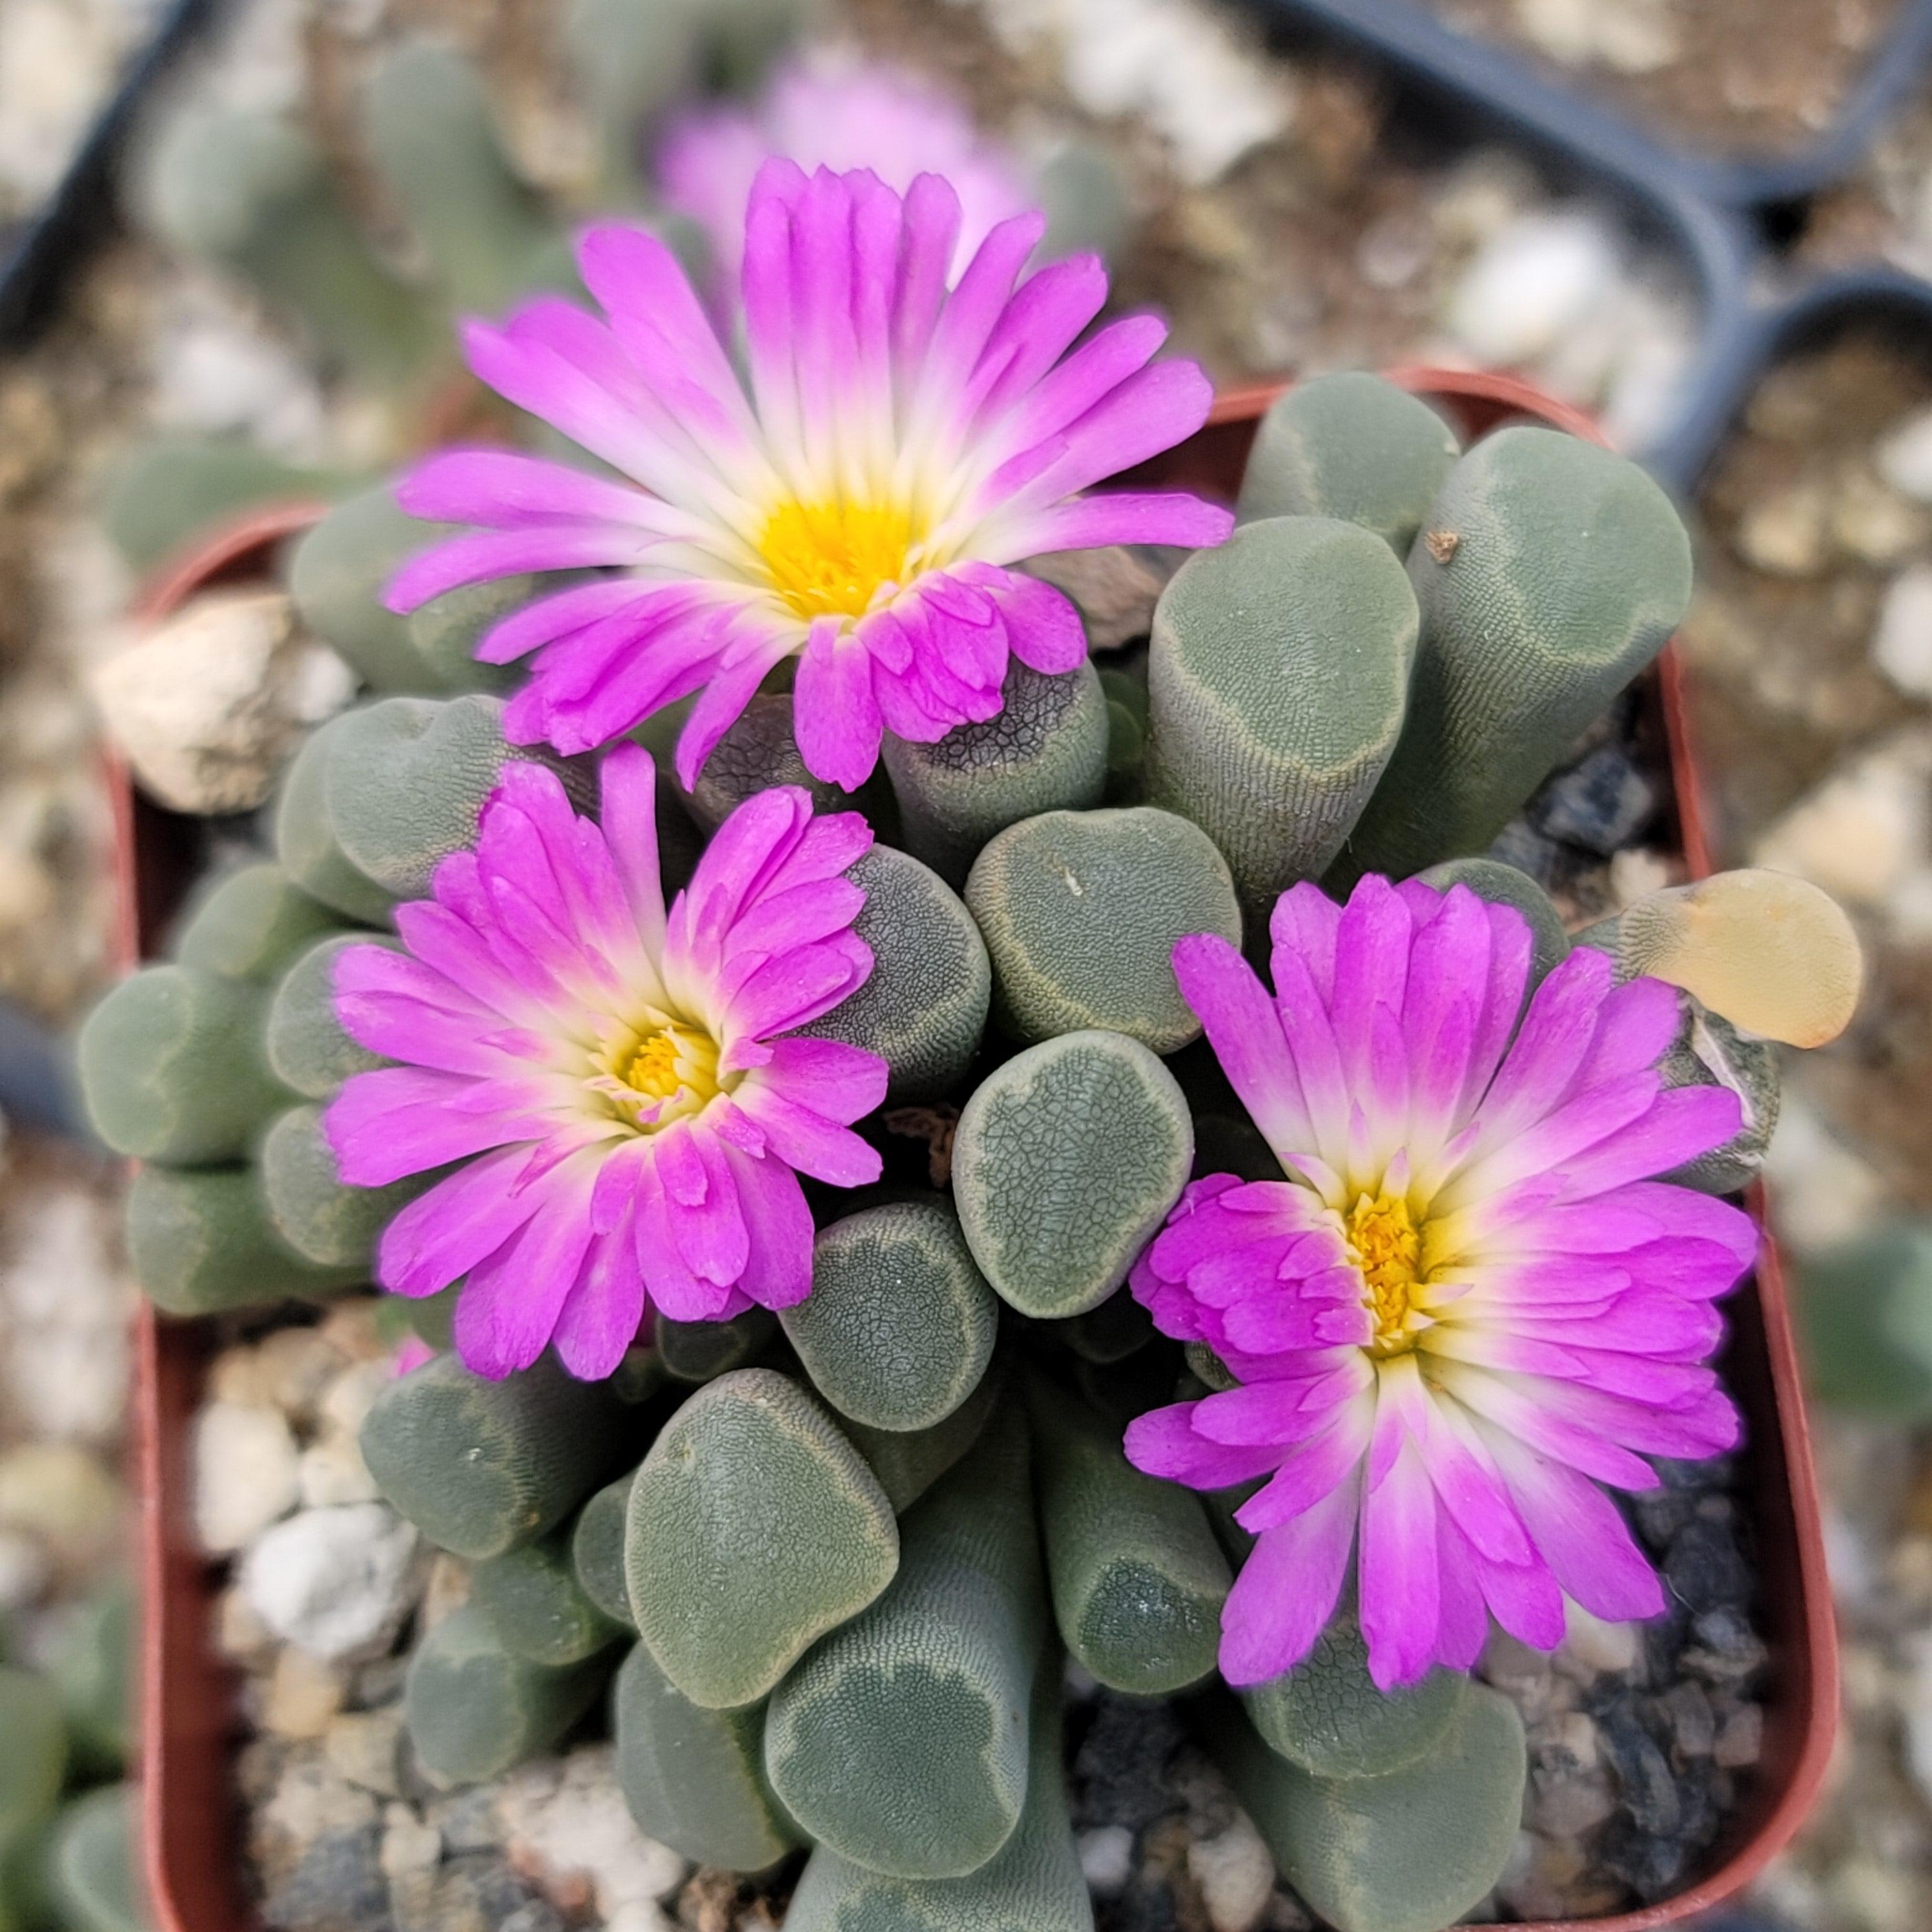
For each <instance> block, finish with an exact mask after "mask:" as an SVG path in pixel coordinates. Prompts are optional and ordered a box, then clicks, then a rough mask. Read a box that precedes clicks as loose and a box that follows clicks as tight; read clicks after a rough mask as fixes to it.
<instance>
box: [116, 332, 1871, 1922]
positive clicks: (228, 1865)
mask: <svg viewBox="0 0 1932 1932" xmlns="http://www.w3.org/2000/svg"><path fill="white" fill-rule="evenodd" d="M1391 380H1393V381H1394V382H1397V383H1400V385H1401V386H1403V387H1404V388H1406V389H1411V390H1412V391H1414V392H1416V393H1417V394H1418V395H1423V396H1424V397H1426V398H1428V399H1429V400H1430V401H1433V402H1434V403H1436V404H1439V406H1440V407H1442V409H1443V410H1444V411H1445V413H1446V414H1448V415H1449V416H1451V417H1452V418H1454V419H1455V420H1456V422H1457V424H1458V425H1459V427H1460V428H1462V429H1463V431H1464V432H1465V433H1466V434H1469V435H1476V434H1481V433H1482V432H1484V431H1487V430H1488V429H1490V428H1493V427H1494V426H1495V425H1496V424H1498V423H1499V422H1504V421H1506V420H1509V419H1519V418H1521V419H1534V420H1535V421H1538V422H1543V423H1545V424H1547V425H1550V427H1552V428H1557V429H1561V430H1564V431H1569V432H1570V433H1571V434H1576V435H1580V436H1585V437H1590V438H1592V440H1601V439H1600V438H1598V436H1597V432H1596V431H1595V428H1594V426H1593V425H1592V423H1591V422H1590V421H1589V419H1588V418H1587V417H1586V416H1584V415H1583V414H1582V413H1580V411H1577V410H1573V409H1571V408H1570V407H1567V406H1566V405H1565V404H1561V403H1558V402H1556V401H1553V400H1551V399H1550V398H1548V397H1547V396H1544V395H1542V394H1541V392H1538V390H1537V389H1535V388H1533V387H1532V386H1531V385H1530V384H1529V383H1524V382H1523V381H1521V380H1518V379H1517V378H1515V377H1508V376H1490V375H1482V374H1472V373H1470V372H1467V371H1453V370H1436V369H1428V368H1404V369H1399V370H1397V371H1393V372H1391ZM1279 393H1280V386H1279V385H1276V386H1269V387H1263V388H1256V389H1243V390H1239V391H1236V392H1232V393H1229V394H1228V395H1224V396H1223V397H1222V398H1220V400H1219V401H1217V403H1216V404H1215V406H1214V410H1213V411H1212V413H1211V414H1210V416H1209V417H1208V422H1207V423H1206V425H1205V426H1204V427H1203V428H1202V430H1201V431H1199V433H1198V434H1196V435H1195V436H1194V437H1192V438H1190V440H1189V441H1188V442H1187V443H1184V444H1183V445H1182V446H1181V447H1180V448H1178V449H1175V450H1172V451H1170V452H1168V453H1167V454H1166V455H1163V456H1162V457H1160V458H1157V459H1156V460H1154V461H1153V462H1151V463H1148V464H1146V465H1145V466H1142V468H1141V469H1139V470H1137V471H1136V472H1133V475H1132V477H1131V478H1129V479H1124V480H1130V481H1133V482H1136V483H1138V484H1147V483H1166V484H1187V485H1188V486H1189V487H1194V488H1198V489H1201V490H1206V491H1208V492H1210V493H1214V494H1217V495H1220V496H1228V497H1232V495H1233V494H1234V493H1235V488H1236V487H1237V486H1238V484H1239V482H1240V480H1241V470H1242V468H1243V466H1244V464H1245V463H1246V461H1247V452H1248V448H1249V446H1250V443H1252V442H1253V438H1254V434H1255V430H1256V425H1257V424H1258V423H1259V420H1260V418H1261V416H1262V413H1264V412H1265V410H1266V409H1267V407H1268V404H1269V403H1270V402H1271V401H1273V399H1274V397H1275V396H1276V395H1278V394H1279ZM318 514H320V510H319V508H318V506H317V505H314V504H308V503H290V504H285V505H273V506H270V507H269V508H266V509H263V510H260V511H254V512H252V513H251V514H249V515H248V517H245V518H244V519H242V520H239V521H238V522H236V523H234V524H233V525H231V526H226V528H224V529H223V530H222V531H221V532H220V533H218V534H217V535H215V536H214V537H213V538H211V539H209V540H208V541H206V542H205V543H204V544H200V545H199V546H197V547H196V550H194V551H193V553H191V554H190V555H189V556H186V557H184V558H183V559H181V561H180V562H178V563H177V564H175V565H172V566H171V567H169V568H166V569H165V570H164V571H163V572H162V573H161V574H159V575H158V576H157V577H156V578H155V579H154V580H153V581H152V582H151V583H150V585H149V586H148V588H147V589H146V591H145V593H144V595H142V597H141V598H140V599H139V602H138V604H137V606H136V614H137V615H138V616H142V617H144V618H146V619H157V618H159V617H161V616H165V615H166V614H167V613H169V611H171V610H174V609H175V608H176V607H178V605H179V604H181V602H182V601H184V600H185V599H186V598H187V597H188V596H190V595H192V594H193V593H194V592H196V591H197V590H199V589H203V588H205V587H207V586H209V585H211V584H213V583H219V582H224V581H230V580H236V581H241V580H249V579H251V578H259V577H262V576H263V575H264V574H266V572H267V571H269V568H270V567H271V566H272V561H273V559H274V556H275V551H276V549H277V547H278V546H279V544H281V542H282V541H284V539H285V538H287V537H288V536H290V535H292V534H293V533H294V532H298V531H299V530H301V529H305V528H306V527H307V526H308V524H309V523H312V522H313V521H314V520H315V518H316V517H317V515H318ZM1640 688H1641V690H1642V691H1643V692H1644V694H1645V695H1646V700H1647V701H1648V702H1649V703H1652V704H1653V705H1654V706H1655V707H1656V708H1657V711H1658V713H1659V714H1660V716H1661V724H1662V726H1663V729H1664V735H1665V737H1666V739H1667V743H1668V745H1669V748H1670V768H1671V778H1672V787H1671V790H1672V793H1673V796H1672V798H1671V799H1670V800H1669V801H1667V805H1666V814H1667V819H1668V817H1670V815H1671V814H1674V817H1675V820H1676V843H1677V848H1678V850H1679V853H1681V854H1682V858H1683V859H1684V862H1685V865H1686V866H1687V868H1688V870H1689V871H1690V872H1691V875H1692V876H1693V877H1703V876H1704V875H1705V874H1706V873H1708V872H1709V870H1710V861H1709V852H1708V849H1707V847H1706V842H1705V838H1704V832H1703V821H1702V818H1701V815H1700V806H1699V800H1698V779H1697V764H1696V760H1695V757H1694V753H1693V751H1692V748H1691V745H1690V743H1689V742H1688V738H1687V736H1686V734H1685V724H1684V717H1683V710H1682V704H1681V703H1680V702H1679V691H1678V678H1677V669H1676V664H1675V661H1674V660H1673V657H1672V655H1671V653H1670V652H1669V651H1668V650H1667V651H1666V652H1664V655H1663V657H1662V658H1661V660H1660V661H1659V662H1658V666H1657V668H1656V670H1655V671H1654V672H1653V673H1651V674H1650V675H1649V676H1648V677H1646V679H1645V680H1644V681H1643V684H1642V685H1641V686H1640ZM107 778H108V783H109V785H110V790H111V792H112V794H113V807H114V814H115V831H116V864H117V874H118V884H119V914H120V923H119V938H120V950H121V963H122V964H123V965H124V966H126V967H128V968H132V967H133V966H134V965H138V964H139V962H141V961H142V960H143V959H146V958H148V957H150V956H152V955H153V954H154V951H155V950H156V948H157V945H158V944H159V941H160V938H161V935H162V934H163V932H164V931H165V929H166V924H167V922H168V919H169V917H170V916H172V913H173V912H174V910H175V908H176V907H177V906H178V904H179V903H180V900H181V895H182V893H183V892H184V890H185V889H186V887H187V884H188V883H189V880H190V869H191V867H192V864H193V852H194V847H195V834H194V827H193V823H192V821H190V820H184V819H182V818H181V817H178V816H176V815H175V814H172V813H169V812H167V811H163V810H162V809H161V808H159V807H158V806H157V805H154V803H153V802H151V801H150V800H148V799H145V798H144V797H142V796H141V795H140V794H139V793H138V792H136V790H134V789H133V787H132V785H131V784H130V781H129V779H128V777H127V773H126V772H125V771H124V769H121V767H120V766H118V765H116V764H113V763H111V762H110V767H109V770H108V773H107ZM1751 1207H1752V1209H1753V1211H1754V1213H1755V1214H1757V1215H1758V1216H1759V1217H1760V1220H1761V1219H1762V1218H1763V1210H1764V1203H1763V1198H1762V1192H1761V1190H1760V1191H1758V1193H1757V1195H1756V1196H1755V1198H1754V1199H1753V1200H1752V1202H1751ZM1729 1314H1730V1335H1729V1338H1728V1340H1727V1343H1726V1346H1725V1349H1724V1355H1723V1356H1722V1358H1721V1367H1722V1369H1723V1370H1724V1374H1725V1376H1726V1377H1727V1381H1728V1382H1729V1384H1730V1388H1731V1390H1732V1392H1733V1394H1734V1395H1735V1396H1736V1399H1737V1401H1738V1403H1739V1406H1740V1408H1741V1409H1742V1411H1743V1412H1744V1416H1745V1428H1746V1441H1745V1450H1744V1451H1743V1457H1744V1465H1745V1487H1746V1490H1747V1493H1748V1496H1749V1499H1750V1505H1751V1512H1752V1521H1753V1525H1754V1529H1755V1532H1756V1538H1757V1561H1758V1568H1759V1574H1760V1583H1761V1586H1762V1601H1761V1604H1760V1612H1761V1627H1762V1629H1763V1634H1764V1637H1765V1639H1766V1643H1767V1644H1768V1645H1769V1649H1770V1652H1771V1658H1770V1676H1769V1687H1768V1690H1767V1693H1766V1724H1765V1734H1764V1750H1763V1757H1762V1758H1761V1759H1760V1762H1759V1763H1758V1765H1757V1768H1756V1769H1755V1770H1754V1772H1753V1773H1752V1774H1751V1781H1750V1784H1749V1787H1748V1790H1747V1792H1746V1793H1745V1799H1744V1802H1742V1805H1740V1806H1739V1808H1738V1810H1737V1811H1736V1813H1734V1814H1733V1816H1732V1817H1731V1818H1730V1819H1729V1820H1727V1823H1726V1827H1725V1830H1724V1835H1722V1836H1721V1838H1720V1840H1719V1841H1718V1846H1717V1848H1716V1850H1715V1857H1716V1859H1717V1861H1718V1862H1717V1864H1716V1866H1715V1869H1714V1870H1712V1871H1711V1873H1709V1876H1706V1877H1704V1878H1703V1879H1700V1880H1699V1881H1698V1882H1697V1883H1696V1884H1694V1885H1691V1886H1689V1887H1688V1888H1686V1889H1685V1890H1684V1891H1681V1892H1679V1893H1678V1894H1676V1895H1675V1896H1673V1897H1670V1898H1667V1899H1665V1900H1661V1901H1660V1902H1658V1903H1656V1904H1654V1905H1650V1906H1645V1907H1643V1908H1642V1909H1640V1910H1637V1911H1634V1912H1622V1913H1619V1914H1616V1915H1614V1916H1612V1917H1609V1918H1593V1919H1589V1920H1562V1921H1544V1922H1542V1923H1541V1924H1537V1925H1535V1926H1532V1927H1527V1928H1520V1932H1584V1928H1586V1927H1589V1928H1592V1932H1655V1928H1656V1927H1662V1926H1666V1925H1670V1924H1676V1923H1678V1922H1679V1921H1681V1920H1683V1919H1685V1918H1688V1917H1690V1916H1691V1915H1693V1914H1694V1913H1697V1912H1703V1911H1705V1910H1707V1909H1709V1908H1710V1907H1711V1906H1714V1905H1715V1904H1717V1903H1718V1902H1719V1901H1720V1900H1723V1899H1724V1898H1726V1897H1729V1896H1730V1894H1733V1893H1734V1892H1736V1891H1739V1889H1740V1888H1742V1887H1743V1886H1745V1885H1748V1883H1749V1882H1751V1880H1752V1879H1754V1878H1755V1877H1756V1876H1757V1875H1758V1874H1759V1873H1760V1872H1761V1871H1762V1870H1763V1869H1764V1867H1766V1865H1767V1864H1769V1862H1770V1861H1771V1860H1772V1858H1774V1857H1775V1855H1777V1853H1778V1852H1779V1851H1781V1849H1783V1848H1784V1846H1785V1845H1786V1844H1787V1843H1788V1842H1789V1841H1790V1838H1792V1836H1793V1834H1794V1833H1795V1832H1796V1831H1797V1829H1798V1828H1799V1825H1800V1824H1801V1823H1802V1822H1803V1820H1804V1818H1805V1814H1807V1812H1808V1811H1809V1810H1810V1808H1811V1805H1812V1803H1813V1802H1814V1799H1816V1797H1817V1793H1818V1789H1819V1786H1820V1784H1821V1782H1822V1781H1823V1778H1824V1775H1825V1771H1826V1764H1827V1762H1828V1760H1829V1757H1830V1754H1831V1749H1832V1737H1833V1734H1834V1732H1835V1728H1836V1725H1837V1720H1838V1652H1837V1644H1836V1639H1835V1633H1834V1631H1833V1627H1832V1603H1831V1591H1830V1586H1829V1581H1828V1580H1827V1577H1826V1570H1825V1556H1824V1547H1823V1541H1822V1539H1821V1537H1820V1528H1819V1516H1818V1498H1817V1482H1816V1478H1815V1477H1814V1473H1813V1469H1812V1463H1811V1445H1810V1440H1809V1436H1808V1430H1807V1428H1806V1424H1805V1411H1804V1402H1803V1395H1802V1382H1801V1376H1800V1370H1799V1361H1798V1357H1797V1353H1796V1347H1795V1346H1794V1343H1793V1336H1792V1325H1791V1318H1790V1310H1789V1307H1788V1306H1787V1300H1786V1293H1785V1286H1784V1277H1783V1274H1782V1271H1781V1268H1780V1266H1779V1263H1778V1254H1777V1252H1776V1250H1775V1247H1772V1244H1770V1243H1769V1241H1767V1242H1766V1244H1765V1246H1764V1247H1763V1251H1762V1253H1760V1257H1759V1260H1758V1264H1757V1271H1756V1274H1755V1275H1754V1277H1753V1279H1752V1280H1750V1281H1749V1282H1748V1283H1746V1284H1745V1286H1744V1287H1743V1288H1742V1289H1740V1290H1739V1292H1737V1294H1736V1295H1735V1296H1734V1297H1733V1298H1732V1300H1731V1301H1730V1304H1729ZM211 1337H212V1328H211V1324H209V1323H208V1322H178V1321H173V1320H169V1319H164V1318H162V1317H160V1316H157V1314H156V1313H155V1312H154V1310H153V1309H152V1308H151V1307H148V1306H145V1305H144V1306H143V1307H142V1310H141V1312H140V1314H139V1316H138V1318H137V1347H136V1388H135V1424H136V1458H137V1467H138V1474H139V1498H140V1531H139V1534H140V1541H141V1570H142V1610H143V1625H142V1637H141V1658H140V1664H141V1669H140V1682H141V1693H140V1696H141V1733H142V1832H143V1843H144V1855H145V1861H146V1865H147V1877H148V1890H149V1893H150V1896H151V1899H152V1901H153V1908H154V1916H155V1920H156V1924H157V1932H245V1928H247V1927H250V1926H251V1924H253V1922H254V1921H253V1916H252V1915H251V1912H249V1911H248V1908H247V1906H246V1904H245V1900H244V1895H243V1889H242V1884H241V1870H240V1863H241V1861H240V1851H239V1843H238V1841H237V1834H236V1816H235V1803H234V1794H233V1785H232V1777H231V1762H230V1760H231V1756H232V1751H233V1744H234V1733H235V1730H236V1724H235V1721H234V1718H233V1700H232V1699H231V1697H230V1694H229V1693H230V1688H231V1687H230V1682H229V1677H230V1673H229V1670H228V1669H227V1667H226V1665H225V1664H223V1662H222V1661H221V1660H220V1658H218V1657H217V1655H216V1654H215V1652H214V1649H213V1646H212V1644H211V1641H210V1635H209V1619H210V1615H211V1606H212V1603H213V1596H214V1593H213V1589H212V1587H211V1568H212V1566H211V1565H210V1564H209V1563H208V1562H207V1561H206V1560H205V1559H203V1558H202V1556H200V1554H199V1553H198V1551H197V1550H196V1548H195V1546H194V1543H193V1536H192V1533H191V1530H190V1494H189V1482H190V1469H189V1461H188V1434H189V1429H190V1424H191V1423H192V1421H193V1415H194V1412H195V1409H196V1405H197V1403H198V1401H199V1395H200V1391H201V1388H202V1380H203V1376H204V1373H205V1368H206V1366H207V1362H208V1357H209V1355H210V1353H211V1346H212V1340H211Z"/></svg>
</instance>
